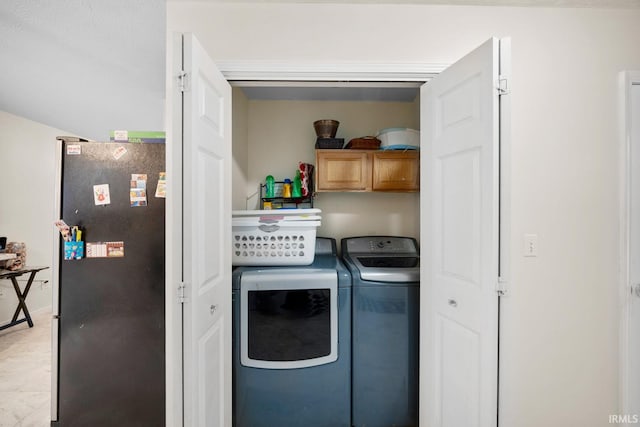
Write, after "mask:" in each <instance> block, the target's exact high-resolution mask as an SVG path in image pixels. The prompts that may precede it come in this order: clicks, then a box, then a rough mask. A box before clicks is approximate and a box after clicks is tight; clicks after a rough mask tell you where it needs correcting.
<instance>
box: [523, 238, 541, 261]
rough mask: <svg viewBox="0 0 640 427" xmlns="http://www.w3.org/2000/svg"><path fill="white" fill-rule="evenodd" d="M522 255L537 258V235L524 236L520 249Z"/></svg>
mask: <svg viewBox="0 0 640 427" xmlns="http://www.w3.org/2000/svg"><path fill="white" fill-rule="evenodd" d="M522 255H523V256H526V257H535V256H538V235H537V234H525V235H524V246H523V247H522Z"/></svg>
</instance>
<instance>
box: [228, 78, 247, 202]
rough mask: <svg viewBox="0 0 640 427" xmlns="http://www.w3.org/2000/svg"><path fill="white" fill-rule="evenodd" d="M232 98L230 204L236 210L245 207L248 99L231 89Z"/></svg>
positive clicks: (241, 93) (238, 91) (237, 90)
mask: <svg viewBox="0 0 640 427" xmlns="http://www.w3.org/2000/svg"><path fill="white" fill-rule="evenodd" d="M232 93H233V99H232V112H231V114H232V117H233V123H232V130H231V135H232V138H233V147H232V148H233V150H232V156H233V169H232V171H231V174H232V177H231V180H232V183H233V185H232V193H231V206H232V208H233V209H236V210H243V209H247V203H246V202H247V200H246V188H247V179H249V141H248V138H249V124H248V120H249V102H248V101H249V100H248V99H247V97H246V96H245V95H244V92H242V90H240V89H238V88H234V89H233V92H232Z"/></svg>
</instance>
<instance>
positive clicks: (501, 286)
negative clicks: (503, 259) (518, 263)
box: [496, 277, 508, 297]
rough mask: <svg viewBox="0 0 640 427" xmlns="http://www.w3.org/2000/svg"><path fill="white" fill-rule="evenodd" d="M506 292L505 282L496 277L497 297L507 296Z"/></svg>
mask: <svg viewBox="0 0 640 427" xmlns="http://www.w3.org/2000/svg"><path fill="white" fill-rule="evenodd" d="M507 290H508V289H507V281H506V280H505V279H503V278H502V277H498V281H497V282H496V292H497V293H498V296H501V297H505V296H507Z"/></svg>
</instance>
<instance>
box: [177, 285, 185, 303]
mask: <svg viewBox="0 0 640 427" xmlns="http://www.w3.org/2000/svg"><path fill="white" fill-rule="evenodd" d="M186 287H187V284H186V283H184V282H180V283H179V284H178V304H184V303H185V302H186V301H187V297H186V296H185V288H186Z"/></svg>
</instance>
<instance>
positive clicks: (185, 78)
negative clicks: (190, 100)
mask: <svg viewBox="0 0 640 427" xmlns="http://www.w3.org/2000/svg"><path fill="white" fill-rule="evenodd" d="M178 87H179V88H180V92H186V91H188V90H189V74H188V73H187V72H186V71H184V70H180V73H179V74H178Z"/></svg>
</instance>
